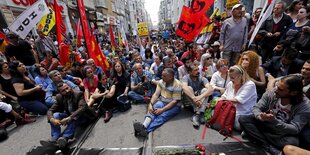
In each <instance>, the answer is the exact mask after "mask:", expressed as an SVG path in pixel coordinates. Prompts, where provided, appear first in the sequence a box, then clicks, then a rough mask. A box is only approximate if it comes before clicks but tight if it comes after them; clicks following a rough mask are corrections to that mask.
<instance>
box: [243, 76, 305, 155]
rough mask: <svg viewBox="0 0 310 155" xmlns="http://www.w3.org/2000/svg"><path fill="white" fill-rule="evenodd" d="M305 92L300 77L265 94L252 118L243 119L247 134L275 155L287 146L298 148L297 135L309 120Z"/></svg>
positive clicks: (250, 116) (286, 80)
mask: <svg viewBox="0 0 310 155" xmlns="http://www.w3.org/2000/svg"><path fill="white" fill-rule="evenodd" d="M302 89H303V84H302V78H301V77H300V76H297V75H287V76H285V77H283V78H282V79H281V80H280V81H279V83H278V84H277V85H276V87H275V88H274V89H273V90H270V91H267V92H266V93H264V95H263V97H262V98H261V99H260V100H259V102H258V103H257V104H256V105H255V106H254V108H253V114H252V115H247V116H241V117H240V119H239V122H240V124H241V126H242V128H243V129H244V133H245V134H246V135H247V136H248V137H249V138H250V139H251V140H254V141H257V142H258V143H259V144H261V145H262V147H263V149H265V150H266V151H267V152H269V153H271V154H272V155H277V154H279V153H280V150H282V149H283V147H284V146H285V145H295V146H298V145H299V140H298V134H299V133H300V132H301V130H302V129H303V128H304V127H305V126H306V124H307V123H308V121H307V120H309V119H310V104H309V99H308V98H307V97H305V96H304V94H303V91H302ZM243 135H244V134H243Z"/></svg>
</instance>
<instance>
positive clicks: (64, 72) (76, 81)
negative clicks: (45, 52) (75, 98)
mask: <svg viewBox="0 0 310 155" xmlns="http://www.w3.org/2000/svg"><path fill="white" fill-rule="evenodd" d="M56 70H58V71H59V73H60V74H61V77H62V79H64V80H68V81H71V82H72V83H74V84H75V85H77V86H79V88H80V90H81V91H84V84H83V80H82V79H81V78H79V77H75V76H72V75H70V74H68V71H67V70H66V68H65V67H64V66H62V65H59V66H58V67H57V68H56ZM81 70H82V69H81ZM85 76H86V75H85V74H84V76H83V77H85Z"/></svg>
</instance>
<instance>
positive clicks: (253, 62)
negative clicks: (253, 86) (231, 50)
mask: <svg viewBox="0 0 310 155" xmlns="http://www.w3.org/2000/svg"><path fill="white" fill-rule="evenodd" d="M245 55H246V56H247V57H249V61H250V63H249V66H248V67H247V68H245V70H246V72H247V73H248V75H249V76H250V77H251V78H253V79H255V78H256V76H257V70H258V68H259V56H258V55H257V53H256V52H254V51H245V52H243V53H242V54H241V56H240V58H239V61H238V63H237V65H241V64H242V58H243V56H245Z"/></svg>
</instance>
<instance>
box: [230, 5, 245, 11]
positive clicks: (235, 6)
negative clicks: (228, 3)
mask: <svg viewBox="0 0 310 155" xmlns="http://www.w3.org/2000/svg"><path fill="white" fill-rule="evenodd" d="M239 7H243V5H242V4H235V5H234V6H233V7H232V9H231V11H234V9H237V8H239Z"/></svg>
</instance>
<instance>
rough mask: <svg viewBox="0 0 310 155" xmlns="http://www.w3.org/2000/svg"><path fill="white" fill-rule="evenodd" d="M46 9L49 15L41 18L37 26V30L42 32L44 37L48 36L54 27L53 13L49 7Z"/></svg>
mask: <svg viewBox="0 0 310 155" xmlns="http://www.w3.org/2000/svg"><path fill="white" fill-rule="evenodd" d="M48 9H49V13H48V14H47V15H45V16H43V18H42V19H41V21H40V22H39V23H38V24H37V29H40V30H42V31H43V34H44V35H48V33H49V32H50V31H51V29H52V28H53V27H54V25H55V12H54V11H53V10H52V8H50V7H49V8H48Z"/></svg>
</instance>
